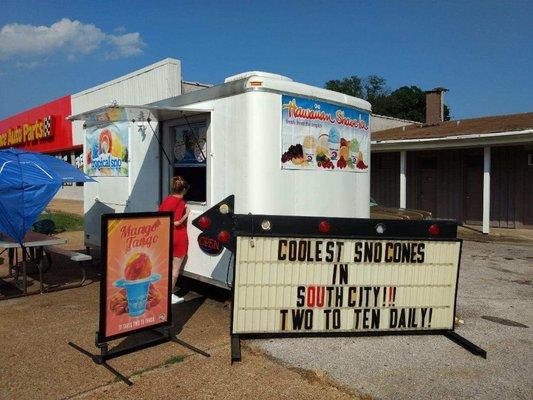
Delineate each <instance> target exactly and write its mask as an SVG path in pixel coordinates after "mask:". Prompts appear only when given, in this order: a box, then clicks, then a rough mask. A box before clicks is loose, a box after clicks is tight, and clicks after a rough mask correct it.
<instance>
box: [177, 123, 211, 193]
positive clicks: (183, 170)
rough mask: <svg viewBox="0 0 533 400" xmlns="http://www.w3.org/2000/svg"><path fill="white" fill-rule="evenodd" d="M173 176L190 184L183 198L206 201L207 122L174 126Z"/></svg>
mask: <svg viewBox="0 0 533 400" xmlns="http://www.w3.org/2000/svg"><path fill="white" fill-rule="evenodd" d="M173 129H174V176H178V175H179V176H182V177H183V178H184V179H185V180H186V181H187V182H189V184H190V189H189V193H187V195H186V196H185V199H186V200H187V201H189V202H200V203H204V202H206V201H207V173H206V166H207V165H206V159H207V123H206V122H205V121H203V122H196V123H186V124H184V125H178V126H174V127H173Z"/></svg>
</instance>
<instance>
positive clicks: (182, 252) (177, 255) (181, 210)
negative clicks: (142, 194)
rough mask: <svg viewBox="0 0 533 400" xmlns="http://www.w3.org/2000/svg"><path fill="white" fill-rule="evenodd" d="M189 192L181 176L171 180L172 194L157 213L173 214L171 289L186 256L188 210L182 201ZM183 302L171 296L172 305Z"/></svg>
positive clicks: (177, 297)
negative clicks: (170, 212) (167, 212)
mask: <svg viewBox="0 0 533 400" xmlns="http://www.w3.org/2000/svg"><path fill="white" fill-rule="evenodd" d="M188 190H189V184H188V183H187V182H186V181H185V179H183V178H182V177H181V176H175V177H174V178H173V179H172V194H171V195H170V196H167V197H166V198H165V199H164V200H163V202H162V203H161V205H160V206H159V211H172V212H173V213H174V232H173V238H174V241H173V251H172V256H173V259H172V287H174V286H176V281H177V280H178V276H179V274H180V270H181V268H182V265H183V260H185V257H186V256H187V249H188V247H189V238H188V236H187V217H188V216H189V208H188V207H187V204H186V203H185V201H184V200H183V196H185V194H186V193H187V191H188ZM182 301H184V298H183V297H179V296H176V295H175V294H173V295H172V304H178V303H181V302H182Z"/></svg>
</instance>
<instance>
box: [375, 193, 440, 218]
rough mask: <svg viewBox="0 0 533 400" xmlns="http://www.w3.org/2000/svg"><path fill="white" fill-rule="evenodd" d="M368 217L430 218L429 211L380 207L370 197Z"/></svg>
mask: <svg viewBox="0 0 533 400" xmlns="http://www.w3.org/2000/svg"><path fill="white" fill-rule="evenodd" d="M370 218H377V219H414V220H417V219H418V220H419V219H431V212H429V211H423V210H414V209H412V208H396V207H382V206H380V205H379V204H378V203H376V201H375V200H374V199H373V198H372V197H371V198H370Z"/></svg>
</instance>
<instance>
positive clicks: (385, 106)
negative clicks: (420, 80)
mask: <svg viewBox="0 0 533 400" xmlns="http://www.w3.org/2000/svg"><path fill="white" fill-rule="evenodd" d="M325 88H326V89H329V90H334V91H337V92H341V93H344V94H347V95H350V96H355V97H360V98H363V99H365V100H367V101H368V102H369V103H370V104H372V112H373V113H375V114H380V115H387V116H389V117H395V118H401V119H408V120H411V121H417V122H425V120H426V94H425V93H424V91H423V90H422V89H420V88H419V87H418V86H402V87H400V88H398V89H396V90H394V91H392V92H391V91H390V89H389V88H387V86H386V80H385V79H384V78H382V77H380V76H378V75H370V76H368V77H367V78H364V79H361V78H360V77H358V76H357V75H353V76H351V77H349V78H344V79H340V80H339V79H337V80H330V81H328V82H326V85H325ZM449 119H450V109H449V108H448V107H447V106H446V105H444V120H445V121H448V120H449Z"/></svg>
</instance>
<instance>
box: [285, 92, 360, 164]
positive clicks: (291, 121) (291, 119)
mask: <svg viewBox="0 0 533 400" xmlns="http://www.w3.org/2000/svg"><path fill="white" fill-rule="evenodd" d="M281 120H282V122H281V142H282V149H281V168H282V169H307V170H317V169H321V170H335V171H348V172H367V171H368V165H367V164H366V163H365V161H364V160H365V159H369V151H370V128H369V114H368V112H366V111H362V110H358V109H356V108H351V107H347V106H340V105H336V104H331V103H325V102H322V101H317V100H312V99H306V98H301V97H294V96H287V95H284V96H282V109H281Z"/></svg>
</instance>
